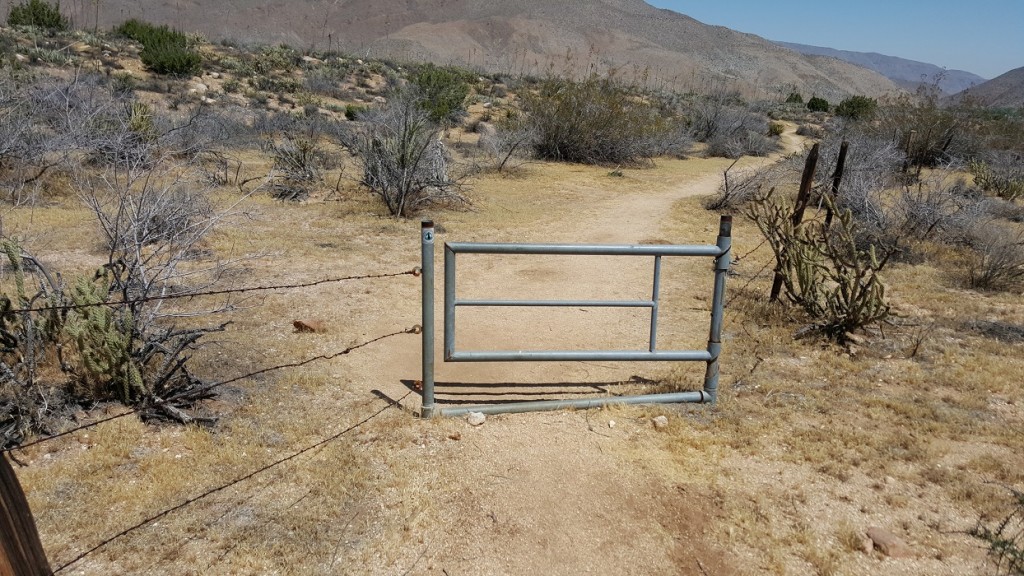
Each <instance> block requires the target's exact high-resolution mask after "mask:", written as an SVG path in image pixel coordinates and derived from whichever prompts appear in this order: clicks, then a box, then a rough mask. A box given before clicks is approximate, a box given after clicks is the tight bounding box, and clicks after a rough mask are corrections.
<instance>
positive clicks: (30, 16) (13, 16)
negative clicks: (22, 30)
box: [7, 0, 68, 31]
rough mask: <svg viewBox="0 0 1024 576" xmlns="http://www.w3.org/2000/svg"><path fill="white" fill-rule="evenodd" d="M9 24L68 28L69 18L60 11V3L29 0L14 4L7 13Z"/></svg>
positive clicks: (55, 28) (51, 28)
mask: <svg viewBox="0 0 1024 576" xmlns="http://www.w3.org/2000/svg"><path fill="white" fill-rule="evenodd" d="M7 24H8V25H9V26H37V27H39V28H46V29H47V30H57V31H64V30H67V29H68V19H67V18H66V17H65V16H64V15H63V14H61V13H60V5H59V4H52V5H51V4H48V3H46V2H43V0H28V2H22V3H21V4H18V5H17V6H12V7H11V11H10V12H9V13H8V14H7Z"/></svg>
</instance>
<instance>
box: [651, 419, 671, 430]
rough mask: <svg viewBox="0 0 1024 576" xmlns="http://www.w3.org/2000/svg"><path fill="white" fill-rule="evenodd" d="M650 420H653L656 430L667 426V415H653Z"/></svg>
mask: <svg viewBox="0 0 1024 576" xmlns="http://www.w3.org/2000/svg"><path fill="white" fill-rule="evenodd" d="M651 421H652V422H654V427H655V428H657V429H658V430H663V429H665V428H668V416H655V417H654V418H652V419H651Z"/></svg>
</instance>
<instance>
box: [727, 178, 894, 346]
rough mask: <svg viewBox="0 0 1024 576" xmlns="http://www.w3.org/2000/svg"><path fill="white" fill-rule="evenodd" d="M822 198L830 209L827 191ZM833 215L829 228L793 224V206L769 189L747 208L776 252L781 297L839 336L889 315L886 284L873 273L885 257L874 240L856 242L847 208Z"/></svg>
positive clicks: (809, 223) (817, 223)
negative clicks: (864, 243) (862, 243)
mask: <svg viewBox="0 0 1024 576" xmlns="http://www.w3.org/2000/svg"><path fill="white" fill-rule="evenodd" d="M822 201H823V204H824V207H825V208H826V209H832V210H835V207H834V205H833V204H832V200H831V198H829V197H828V196H827V195H826V196H825V197H824V198H823V200H822ZM836 215H837V217H836V219H835V220H834V221H833V223H832V226H831V227H829V228H826V227H825V225H824V224H823V223H822V222H821V221H820V220H815V219H809V220H805V221H804V222H802V223H800V224H797V225H794V224H793V221H792V209H790V208H787V207H785V206H783V205H782V203H780V202H779V201H777V200H776V199H775V198H773V197H772V193H771V192H769V194H767V195H763V196H758V197H756V198H755V199H754V201H753V202H752V203H751V204H750V206H749V208H748V211H747V216H748V217H749V218H751V219H752V220H753V221H754V222H755V223H756V224H757V227H758V228H759V229H760V230H761V233H762V234H763V235H764V237H765V239H766V241H767V242H768V245H769V246H770V247H771V248H772V251H773V252H774V253H775V259H776V271H777V272H779V273H780V274H781V276H782V281H783V287H784V289H785V294H786V297H787V298H788V299H789V300H790V301H792V302H793V303H795V304H797V305H799V306H800V307H801V308H803V309H804V311H806V312H807V314H808V315H809V316H810V317H811V318H812V319H814V321H815V323H816V327H817V328H818V329H819V330H820V331H821V332H822V333H824V334H827V335H829V336H830V337H833V338H836V339H839V340H842V339H844V338H845V337H846V335H847V334H849V333H850V332H853V331H854V330H856V329H858V328H861V327H863V326H867V325H869V324H873V323H876V322H879V321H881V320H884V319H885V318H886V317H888V315H889V304H888V303H887V302H886V300H885V286H884V285H883V284H882V281H881V279H880V278H879V277H878V272H879V271H881V270H882V268H883V267H884V266H885V264H886V260H887V258H884V257H883V258H879V256H878V254H877V253H876V250H875V247H874V246H870V247H868V248H867V249H863V248H860V247H858V246H857V243H856V241H855V237H856V224H855V222H854V221H853V217H852V215H851V214H850V212H849V211H843V210H840V211H837V212H836Z"/></svg>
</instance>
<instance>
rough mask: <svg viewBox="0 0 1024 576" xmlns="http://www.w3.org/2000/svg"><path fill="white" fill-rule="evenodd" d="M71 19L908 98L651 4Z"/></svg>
mask: <svg viewBox="0 0 1024 576" xmlns="http://www.w3.org/2000/svg"><path fill="white" fill-rule="evenodd" d="M97 7H98V11H97V12H94V9H95V8H97ZM65 10H69V11H71V13H72V15H73V18H74V20H75V22H76V24H77V25H79V26H99V27H109V26H111V25H113V24H116V23H117V22H119V21H122V20H125V19H127V18H133V17H135V18H142V19H145V20H147V21H150V22H155V23H166V24H170V25H171V26H174V27H177V28H179V29H182V30H184V31H188V32H192V31H195V32H200V33H202V34H205V35H207V36H208V37H209V38H210V39H211V40H217V39H222V38H226V39H233V40H236V41H241V42H271V43H277V42H283V43H288V44H290V45H292V46H296V47H301V48H312V49H315V50H328V49H335V50H337V49H341V50H345V51H349V52H355V53H358V54H362V55H368V56H377V57H386V58H394V59H397V60H430V61H434V62H439V63H446V64H447V63H453V64H462V65H469V66H471V67H476V68H479V69H484V70H488V71H491V72H499V73H508V74H543V73H546V72H548V71H554V72H557V73H567V72H568V73H572V74H575V75H581V74H586V73H588V72H589V71H592V70H598V71H605V70H608V69H612V68H615V69H619V70H620V71H621V72H620V73H621V74H623V75H625V76H627V77H628V78H629V79H635V80H638V81H642V82H647V83H650V84H653V85H654V86H661V87H667V88H670V89H674V90H680V91H687V90H694V91H698V92H707V91H712V90H733V89H735V90H740V91H742V92H744V93H746V94H748V95H751V96H759V97H767V96H773V95H776V94H780V93H786V92H788V91H789V90H793V89H797V90H800V91H803V92H808V93H815V94H818V95H822V96H824V97H826V98H829V99H833V100H834V99H838V98H841V97H842V96H843V95H847V94H853V93H856V94H867V95H871V96H878V95H881V94H883V93H886V92H891V91H894V90H896V89H897V87H896V85H895V84H893V83H892V82H891V81H890V80H888V79H886V78H884V77H883V76H881V75H879V74H877V73H874V72H871V71H869V70H866V69H864V68H861V67H858V66H853V65H850V64H848V63H845V62H836V61H835V60H832V59H827V58H820V57H816V56H806V55H801V54H797V53H794V52H793V51H791V50H787V49H785V48H782V47H779V46H776V45H775V44H773V43H771V42H768V41H767V40H764V39H762V38H760V37H757V36H753V35H750V34H741V33H739V32H735V31H733V30H729V29H727V28H722V27H714V26H707V25H704V24H702V23H700V22H698V21H696V20H694V19H692V18H689V17H687V16H684V15H682V14H678V13H676V12H672V11H669V10H662V9H657V8H654V7H652V6H650V5H648V4H646V3H645V2H643V1H642V0H594V1H588V2H582V1H579V0H576V1H568V2H559V3H553V2H549V1H546V0H511V1H502V0H425V1H420V2H408V1H406V0H332V1H327V0H289V1H287V2H286V1H284V0H271V1H269V2H260V3H257V2H253V1H252V0H221V1H218V2H212V1H210V0H205V1H204V0H193V1H191V2H187V3H181V2H176V3H171V2H163V1H160V2H157V1H154V0H107V1H104V2H101V3H98V4H88V5H86V4H85V3H71V5H70V6H66V7H65Z"/></svg>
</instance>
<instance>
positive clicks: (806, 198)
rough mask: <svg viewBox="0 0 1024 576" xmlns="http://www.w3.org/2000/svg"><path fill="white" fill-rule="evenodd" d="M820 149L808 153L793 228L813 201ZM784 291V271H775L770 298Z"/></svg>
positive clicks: (797, 224) (777, 296) (816, 146)
mask: <svg viewBox="0 0 1024 576" xmlns="http://www.w3.org/2000/svg"><path fill="white" fill-rule="evenodd" d="M818 151H819V145H818V144H815V145H814V146H813V147H812V148H811V152H810V154H808V155H807V162H806V163H805V164H804V174H803V177H802V178H801V179H800V192H798V193H797V195H796V205H795V206H794V207H793V217H792V219H791V222H792V223H793V228H796V227H797V226H799V225H800V223H801V222H803V220H804V210H806V209H807V204H808V203H809V202H810V201H811V185H812V184H813V183H814V170H815V168H817V167H818ZM781 291H782V272H780V271H779V270H776V271H775V280H773V281H772V293H771V298H770V300H771V301H772V302H775V301H777V300H778V299H779V293H780V292H781Z"/></svg>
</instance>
